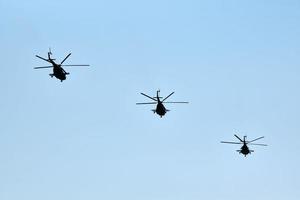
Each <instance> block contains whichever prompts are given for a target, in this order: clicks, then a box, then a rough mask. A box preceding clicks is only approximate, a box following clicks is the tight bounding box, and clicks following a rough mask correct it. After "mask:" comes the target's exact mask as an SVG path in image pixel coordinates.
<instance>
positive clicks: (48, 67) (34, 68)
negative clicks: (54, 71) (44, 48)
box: [33, 66, 53, 69]
mask: <svg viewBox="0 0 300 200" xmlns="http://www.w3.org/2000/svg"><path fill="white" fill-rule="evenodd" d="M52 67H53V66H44V67H35V68H33V69H45V68H52Z"/></svg>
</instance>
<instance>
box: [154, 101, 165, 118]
mask: <svg viewBox="0 0 300 200" xmlns="http://www.w3.org/2000/svg"><path fill="white" fill-rule="evenodd" d="M155 112H156V113H157V114H158V115H159V116H160V117H162V116H164V115H165V114H166V113H167V109H166V108H165V106H164V105H163V104H162V102H160V101H159V102H158V103H157V105H156V109H155Z"/></svg>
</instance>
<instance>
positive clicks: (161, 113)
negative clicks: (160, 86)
mask: <svg viewBox="0 0 300 200" xmlns="http://www.w3.org/2000/svg"><path fill="white" fill-rule="evenodd" d="M159 93H160V90H158V91H157V92H156V97H150V96H149V95H146V94H144V93H141V95H143V96H145V97H147V98H149V99H151V100H153V101H154V102H148V103H136V105H145V104H157V105H156V108H155V109H153V110H152V111H153V113H156V114H158V115H159V116H160V117H163V116H164V115H165V114H166V113H167V112H168V111H170V110H168V109H166V107H165V106H164V103H188V102H185V101H181V102H175V101H168V102H165V100H167V99H168V98H169V97H170V96H172V95H173V94H174V92H172V93H171V94H169V95H168V96H167V97H166V98H164V99H163V100H160V99H161V98H162V97H160V96H159Z"/></svg>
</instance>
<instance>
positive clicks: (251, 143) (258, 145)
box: [249, 143, 268, 146]
mask: <svg viewBox="0 0 300 200" xmlns="http://www.w3.org/2000/svg"><path fill="white" fill-rule="evenodd" d="M249 145H258V146H268V145H267V144H257V143H250V144H249Z"/></svg>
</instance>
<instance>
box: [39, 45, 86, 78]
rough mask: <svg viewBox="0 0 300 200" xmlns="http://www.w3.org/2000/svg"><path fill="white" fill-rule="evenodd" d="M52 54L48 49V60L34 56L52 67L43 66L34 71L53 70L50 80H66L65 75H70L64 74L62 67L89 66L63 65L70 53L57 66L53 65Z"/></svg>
mask: <svg viewBox="0 0 300 200" xmlns="http://www.w3.org/2000/svg"><path fill="white" fill-rule="evenodd" d="M51 55H52V52H51V49H49V52H48V59H46V58H43V57H41V56H38V55H35V56H36V57H38V58H39V59H42V60H44V61H46V62H48V63H51V64H52V66H43V67H35V68H34V69H44V68H53V74H49V75H50V76H51V78H53V76H55V77H56V78H57V79H59V80H60V81H61V82H62V81H63V80H66V75H69V74H70V73H68V72H66V71H65V70H64V69H63V68H62V66H68V67H69V66H89V65H63V63H64V62H65V61H66V60H67V59H68V58H69V56H70V55H71V53H69V54H68V55H67V56H66V57H65V59H63V60H62V61H61V62H60V63H59V64H58V63H55V62H54V60H55V59H53V58H51Z"/></svg>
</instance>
